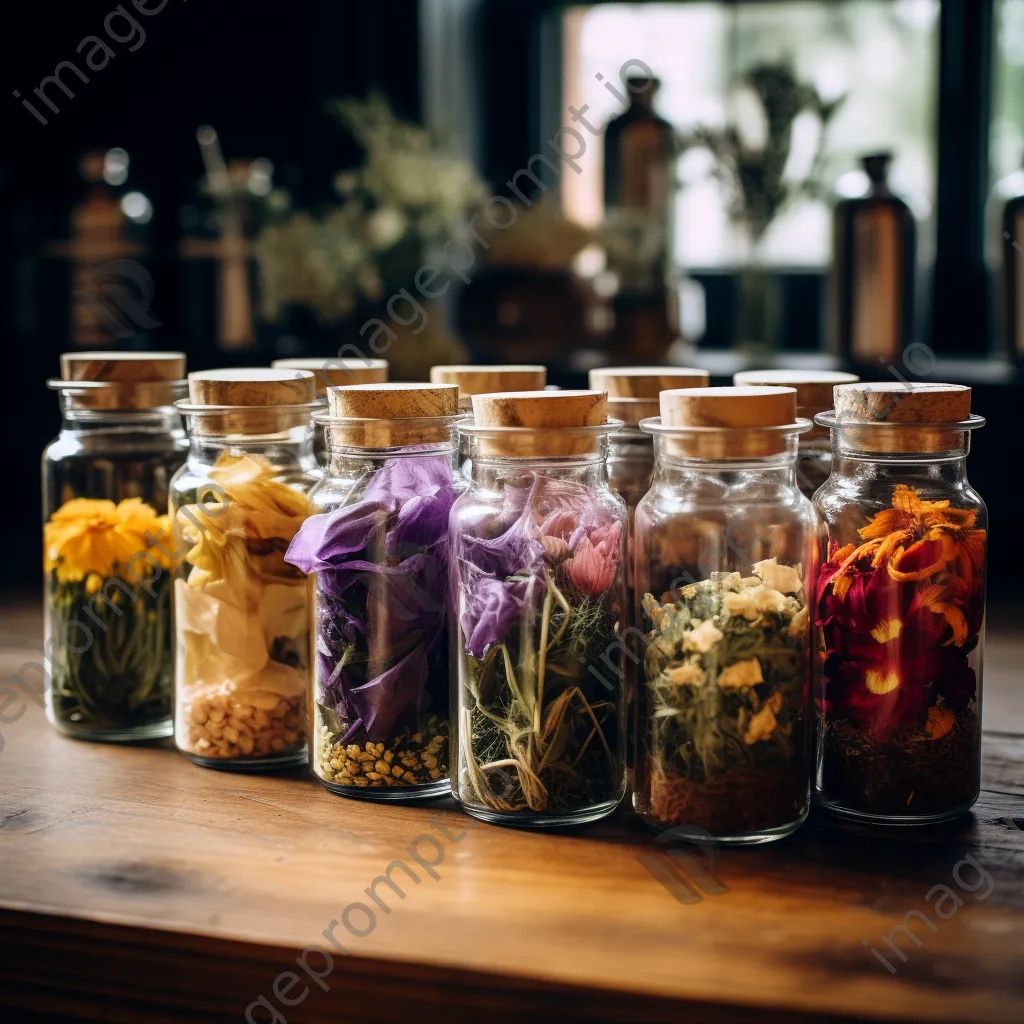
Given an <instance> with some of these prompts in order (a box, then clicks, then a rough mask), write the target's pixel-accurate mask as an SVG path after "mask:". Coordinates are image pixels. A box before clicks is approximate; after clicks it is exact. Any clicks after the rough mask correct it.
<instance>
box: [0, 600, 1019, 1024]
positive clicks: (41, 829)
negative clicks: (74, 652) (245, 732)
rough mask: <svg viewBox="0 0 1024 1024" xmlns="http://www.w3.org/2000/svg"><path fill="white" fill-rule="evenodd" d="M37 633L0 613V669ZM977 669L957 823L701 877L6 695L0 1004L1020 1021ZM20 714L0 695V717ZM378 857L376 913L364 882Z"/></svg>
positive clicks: (743, 856) (1010, 904) (842, 835)
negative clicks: (59, 722) (940, 905)
mask: <svg viewBox="0 0 1024 1024" xmlns="http://www.w3.org/2000/svg"><path fill="white" fill-rule="evenodd" d="M37 628H38V626H37V622H36V619H35V617H34V614H33V613H32V612H30V611H27V610H25V609H21V608H19V609H16V610H15V612H13V613H9V614H8V615H5V616H4V617H3V620H2V625H0V634H3V635H2V636H0V639H2V640H3V641H5V643H6V650H5V651H4V654H3V657H2V661H3V664H2V666H0V668H2V673H0V674H2V676H4V677H7V676H9V675H10V674H11V672H13V671H15V670H16V669H17V667H18V666H19V665H20V664H21V663H22V662H23V661H24V660H25V659H26V657H28V651H25V650H19V648H21V647H22V646H23V645H24V644H25V643H26V638H31V637H32V636H33V635H34V634H33V630H35V629H37ZM989 653H990V655H991V657H990V664H989V671H988V682H987V685H988V690H989V695H988V698H987V699H988V705H987V709H986V722H987V724H988V725H989V726H990V727H991V729H992V731H991V732H989V733H988V734H987V737H986V762H985V792H984V794H983V796H982V799H981V800H980V802H979V803H978V804H977V806H976V808H975V811H974V813H973V815H971V816H970V817H968V818H967V819H965V820H963V821H962V822H959V823H957V824H955V825H953V826H949V827H945V828H941V829H933V830H928V831H920V832H918V831H914V832H907V833H901V834H897V835H893V834H891V833H876V834H869V833H866V832H860V831H856V830H852V829H840V828H836V827H832V826H829V825H828V824H827V823H825V822H824V821H821V820H818V819H814V818H812V820H811V821H810V822H809V823H808V824H807V825H806V826H805V827H804V828H803V829H801V831H800V832H799V833H797V835H796V836H795V837H793V838H792V839H790V840H787V841H785V842H782V843H778V844H774V845H771V846H765V847H759V848H755V849H750V850H725V851H722V852H721V853H720V855H719V857H718V860H717V864H716V865H715V868H714V871H713V873H712V874H708V873H706V871H705V868H706V865H704V863H703V861H702V859H701V856H700V854H699V853H697V852H696V851H691V852H690V853H689V854H686V853H685V852H684V855H683V856H684V858H686V857H687V856H688V857H689V860H685V859H684V860H683V861H682V862H681V863H676V862H675V861H673V860H672V859H671V858H670V857H669V855H668V854H667V853H666V851H665V849H664V848H663V847H660V846H659V845H658V844H657V843H656V842H655V841H654V840H653V838H652V837H650V836H649V835H647V834H646V833H645V832H644V831H643V830H642V829H641V828H640V827H639V826H638V825H637V824H636V823H635V822H634V821H633V820H632V819H631V818H630V816H629V814H628V812H627V811H623V812H622V813H621V814H620V815H619V816H618V817H616V818H615V819H614V820H612V821H610V822H607V823H605V824H602V825H599V826H596V827H593V828H590V829H588V830H585V831H580V832H578V833H574V834H561V835H539V834H534V833H527V832H518V831H512V830H508V829H501V828H495V827H491V826H488V825H483V824H479V823H473V822H472V821H471V820H469V819H467V818H466V817H464V816H463V815H461V814H460V813H459V812H458V811H457V810H456V809H455V807H454V805H452V804H451V803H450V802H448V803H444V802H441V803H439V804H436V805H434V806H429V807H419V808H402V807H391V806H386V805H374V804H369V803H361V802H358V801H347V800H344V799H340V798H338V797H335V796H332V795H331V794H329V793H327V792H326V791H324V790H323V789H322V788H321V787H320V786H318V785H317V784H315V783H313V782H311V781H309V780H308V779H305V778H303V777H302V776H301V775H299V774H296V775H294V776H292V777H248V776H240V775H232V774H226V773H219V772H212V771H205V770H203V769H200V768H197V767H194V766H193V765H192V764H190V763H189V762H188V761H186V760H185V759H184V758H182V757H180V756H178V755H177V754H176V753H175V752H174V751H173V750H172V749H170V747H169V746H168V745H158V746H149V747H112V746H100V745H95V744H89V743H81V742H75V741H72V740H67V739H64V738H62V737H60V736H58V735H57V734H56V733H55V732H54V731H53V730H52V729H51V728H50V727H49V726H48V724H47V723H46V721H45V719H44V716H43V714H42V711H41V710H40V709H39V708H38V707H37V706H36V705H35V704H33V703H31V702H28V703H29V706H28V709H27V710H26V712H25V713H24V715H23V716H22V717H21V718H20V719H18V720H17V721H16V722H12V723H4V721H3V720H0V734H2V736H3V739H4V748H3V750H2V751H0V857H2V860H0V863H2V865H3V870H2V876H0V1007H16V1008H20V1010H19V1014H20V1013H21V1012H23V1011H25V1010H27V1009H31V1010H32V1011H33V1013H34V1014H39V1015H40V1016H31V1017H25V1018H22V1017H20V1016H19V1018H18V1019H30V1020H66V1019H76V1020H105V1021H145V1022H146V1024H163V1022H168V1024H170V1022H174V1024H179V1022H181V1021H201V1022H203V1024H214V1022H220V1021H234V1022H238V1021H244V1020H246V1016H247V1014H248V1019H249V1020H250V1021H251V1022H253V1024H258V1022H266V1021H277V1022H288V1024H293V1022H320V1021H339V1022H340V1021H346V1022H347V1021H366V1022H372V1024H380V1022H388V1021H402V1022H412V1021H415V1022H417V1024H421V1022H429V1021H442V1020H443V1021H446V1022H451V1021H476V1020H488V1021H521V1020H526V1019H530V1018H538V1019H548V1020H556V1021H596V1020H644V1021H672V1022H674V1024H681V1022H710V1021H715V1022H720V1021H733V1020H743V1021H746V1020H751V1021H759V1022H782V1021H787V1022H788V1021H806V1020H821V1019H830V1020H835V1019H838V1020H901V1021H954V1020H955V1021H1014V1022H1016V1021H1019V1020H1020V1019H1021V1007H1022V1005H1024V831H1018V829H1017V828H1015V827H1014V826H1013V825H1012V823H1008V822H1012V817H1013V816H1014V815H1016V817H1017V822H1016V825H1017V826H1018V827H1019V828H1024V799H1022V798H1024V738H1022V735H1021V734H1022V733H1024V722H1022V712H1024V709H1022V708H1021V706H1020V704H1021V702H1020V699H1019V690H1018V686H1019V680H1020V668H1019V666H1020V664H1021V662H1022V656H1024V644H1022V643H1021V641H1020V639H1019V638H1018V637H1017V636H1016V635H1015V634H1014V633H1012V632H1011V631H1008V632H1007V633H1006V634H1005V637H1004V638H1003V639H999V638H998V637H997V638H995V639H994V640H993V642H992V643H991V644H990V647H989ZM19 706H20V704H17V703H16V704H13V705H10V706H4V705H3V691H0V710H3V711H4V713H5V715H6V716H7V717H10V716H11V715H12V714H13V713H15V712H16V711H17V710H18V708H19ZM1001 819H1006V820H1001ZM967 854H970V855H972V856H973V857H974V858H975V861H976V863H977V864H979V865H981V866H982V867H983V870H984V872H985V875H984V876H980V875H979V873H978V872H977V871H975V870H974V869H973V868H972V867H971V866H970V863H969V862H966V861H964V857H965V855H967ZM983 857H984V858H985V859H982V858H983ZM417 858H418V860H417ZM395 861H401V862H402V864H395V863H394V862H395ZM997 861H999V862H1000V863H996V862H997ZM403 864H404V865H405V867H403V866H402V865H403ZM958 865H959V867H958ZM389 866H391V878H392V879H393V880H394V882H395V883H396V884H397V885H398V886H399V887H400V889H401V890H402V891H403V893H404V897H402V898H400V897H399V896H398V894H397V892H396V891H395V890H394V889H392V888H390V887H389V885H388V884H387V883H386V882H383V881H380V880H378V881H377V882H376V884H375V883H374V880H375V879H379V876H381V875H383V874H384V872H385V871H386V870H387V869H388V868H389ZM406 867H407V868H408V869H409V870H410V871H412V872H413V874H414V875H415V877H416V879H417V881H415V882H413V881H412V879H411V878H410V876H409V873H408V872H407V870H406ZM656 875H659V876H661V877H662V878H663V879H664V884H663V882H662V881H659V879H658V878H656V877H655V876H656ZM686 880H688V884H687V881H686ZM979 882H980V883H981V884H980V887H979ZM936 885H947V886H949V887H950V889H951V890H952V891H953V892H954V893H956V894H957V896H958V898H959V899H960V900H962V904H961V905H957V904H955V903H954V902H952V901H951V900H949V901H948V902H947V903H946V904H945V907H944V909H945V912H946V913H947V914H949V912H950V910H951V909H955V911H956V912H955V914H954V915H953V916H949V917H948V918H947V919H945V920H943V919H940V918H939V917H938V916H937V915H935V914H934V913H931V914H930V915H929V916H930V918H932V919H933V924H934V928H935V930H934V931H932V930H930V929H929V927H927V926H926V925H925V924H924V923H922V922H921V921H920V918H915V917H914V916H913V915H911V917H910V918H907V917H906V915H907V914H908V913H909V912H911V911H914V910H929V909H930V908H929V907H928V905H927V904H926V903H925V896H926V894H927V893H928V892H929V891H930V890H931V888H932V887H933V886H936ZM368 888H369V889H370V890H371V894H368V893H367V891H366V890H367V889H368ZM970 890H973V891H970ZM374 897H376V901H375V899H374ZM385 908H386V909H385ZM370 914H372V915H373V916H372V917H371V916H370ZM905 920H907V921H909V923H910V924H911V925H912V927H913V929H914V933H915V934H916V935H917V936H918V938H919V940H920V942H921V945H920V946H917V945H915V944H914V942H913V941H912V940H910V939H909V938H908V937H907V936H906V935H905V934H902V933H899V932H897V933H896V941H897V944H898V945H899V946H900V948H902V949H903V950H904V951H905V955H906V957H907V961H906V962H905V963H904V962H902V961H901V960H900V959H899V958H898V957H897V956H896V955H895V954H893V953H892V951H891V950H890V949H889V947H888V946H887V945H886V944H885V938H886V936H887V935H888V934H889V933H890V929H892V928H893V927H894V926H901V925H902V924H903V923H904V921H905ZM346 922H347V924H348V926H349V929H350V930H346V927H345V923H346ZM353 932H355V933H362V934H353ZM332 940H333V942H335V943H338V944H340V945H341V946H343V947H344V948H345V953H344V954H343V953H341V952H339V951H338V949H337V948H336V947H335V948H332V946H331V942H332ZM865 942H866V943H867V945H864V943H865ZM313 947H320V948H326V949H327V950H328V951H329V952H330V953H331V956H332V959H333V970H329V964H328V961H327V959H326V957H325V956H324V955H323V953H322V952H319V951H318V950H317V949H314V948H313ZM872 949H877V950H878V951H879V952H880V954H884V955H886V956H887V957H888V959H889V961H890V962H891V964H892V965H893V966H895V967H896V968H897V969H896V972H895V973H890V971H889V969H888V968H887V967H886V966H885V965H884V964H882V963H881V962H880V961H879V960H878V959H876V957H875V956H874V955H873V954H872V951H871V950H872ZM304 950H307V952H306V953H305V954H304V953H303V951H304ZM296 958H299V960H300V961H301V960H303V959H304V960H305V964H306V967H307V968H308V970H304V969H303V966H302V964H301V962H300V963H297V962H296ZM298 1000H301V1001H298ZM290 1003H292V1004H294V1005H289V1004H290ZM0 1013H2V1015H3V1017H4V1019H6V1020H10V1019H12V1016H14V1015H13V1014H10V1013H9V1012H8V1011H7V1010H3V1011H0ZM43 1015H52V1016H43Z"/></svg>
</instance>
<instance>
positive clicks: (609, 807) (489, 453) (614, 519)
mask: <svg viewBox="0 0 1024 1024" xmlns="http://www.w3.org/2000/svg"><path fill="white" fill-rule="evenodd" d="M618 425H619V424H618V423H616V422H615V421H609V419H608V415H607V398H606V395H605V394H604V392H600V391H551V392H508V393H502V394H493V395H477V396H476V397H474V399H473V418H472V420H468V421H463V422H461V423H460V424H459V430H460V432H462V433H464V434H465V435H467V436H468V437H469V438H470V452H471V461H472V478H471V482H470V487H469V489H468V490H467V491H466V492H465V493H464V494H463V495H462V496H461V497H460V498H459V499H458V500H457V501H456V503H455V506H454V508H453V509H452V515H451V526H450V534H451V548H452V602H453V623H452V643H453V654H452V661H453V666H452V668H453V671H452V679H453V684H452V685H453V690H452V711H453V717H454V723H453V737H454V738H453V744H452V789H453V791H454V793H455V796H456V798H457V799H458V800H459V801H460V802H461V804H462V806H463V808H464V809H465V810H466V811H467V812H468V813H470V814H473V815H475V816H477V817H479V818H483V819H484V820H487V821H494V822H499V823H504V824H510V825H523V826H532V827H546V826H559V825H570V824H578V823H582V822H587V821H593V820H596V819H598V818H600V817H603V816H604V815H606V814H610V813H611V812H612V811H613V810H614V809H615V807H616V806H617V805H618V803H619V801H620V800H621V799H622V796H623V794H624V792H625V768H624V761H623V754H624V749H625V700H624V694H625V684H624V669H623V658H624V656H625V654H626V652H627V650H628V636H627V633H628V629H629V617H628V614H627V607H626V592H625V574H624V560H625V553H626V508H625V504H624V503H623V501H622V499H621V498H619V497H618V495H616V494H614V493H613V492H612V490H611V489H610V488H609V486H608V477H607V469H606V458H607V436H608V434H609V433H610V432H612V431H613V430H614V429H615V428H616V427H617V426H618Z"/></svg>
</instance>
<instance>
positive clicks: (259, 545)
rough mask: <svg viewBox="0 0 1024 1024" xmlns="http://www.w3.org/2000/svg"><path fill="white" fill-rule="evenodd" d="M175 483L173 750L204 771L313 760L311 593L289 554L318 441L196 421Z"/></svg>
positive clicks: (296, 432) (307, 433)
mask: <svg viewBox="0 0 1024 1024" xmlns="http://www.w3.org/2000/svg"><path fill="white" fill-rule="evenodd" d="M191 420H192V422H191V423H190V436H191V446H190V449H189V454H188V460H187V461H186V463H185V465H184V466H182V468H181V469H180V470H179V471H178V473H177V475H176V476H175V478H174V480H173V481H172V483H171V512H172V515H173V517H174V521H175V528H176V531H177V533H178V536H179V547H180V549H181V551H182V558H181V561H180V563H179V568H178V573H177V578H176V580H175V584H174V587H175V595H174V613H175V639H176V657H175V706H176V722H175V732H174V736H175V742H176V744H177V746H178V749H179V750H181V751H182V752H183V753H184V754H187V755H188V756H189V757H190V758H191V759H192V760H193V761H195V762H196V763H198V764H201V765H203V766H205V767H212V768H228V769H239V770H243V771H244V770H262V769H270V768H277V767H283V766H287V765H291V764H302V763H304V762H305V761H306V758H307V701H306V697H307V689H308V685H309V658H310V650H309V624H308V608H309V605H308V594H307V588H306V580H305V577H304V575H303V573H302V572H300V571H299V570H298V569H296V568H295V567H294V566H291V565H289V564H288V563H286V562H285V561H284V553H285V551H286V550H287V548H288V545H289V543H290V542H291V540H292V538H293V537H294V536H295V534H296V532H297V531H298V529H299V526H300V525H301V524H302V522H303V520H304V519H305V518H306V514H307V493H308V491H309V490H310V488H311V487H312V486H313V484H314V483H315V482H316V463H315V458H314V455H313V449H312V432H311V429H310V427H308V426H300V427H295V428H293V429H291V430H288V431H284V432H281V433H277V434H273V435H252V436H241V437H218V436H216V435H212V434H206V433H203V432H202V420H203V417H202V416H201V415H196V416H194V417H191Z"/></svg>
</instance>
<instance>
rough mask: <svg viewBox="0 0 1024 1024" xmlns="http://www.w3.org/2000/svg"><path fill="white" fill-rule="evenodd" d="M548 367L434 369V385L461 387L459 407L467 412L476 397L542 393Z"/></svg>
mask: <svg viewBox="0 0 1024 1024" xmlns="http://www.w3.org/2000/svg"><path fill="white" fill-rule="evenodd" d="M547 380H548V371H547V367H546V366H531V365H527V364H525V363H524V364H521V365H517V364H513V363H510V364H506V365H502V366H486V365H480V366H474V365H472V364H469V363H467V364H463V365H459V366H432V367H431V368H430V382H431V384H456V385H458V388H459V408H460V409H462V410H463V411H465V412H468V411H469V410H470V409H472V407H473V396H474V395H486V394H491V393H493V392H496V391H543V390H544V386H545V385H546V384H547Z"/></svg>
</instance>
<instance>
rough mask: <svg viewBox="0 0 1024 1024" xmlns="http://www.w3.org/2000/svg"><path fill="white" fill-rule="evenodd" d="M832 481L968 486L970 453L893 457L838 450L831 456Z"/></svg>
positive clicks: (962, 449)
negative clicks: (968, 454)
mask: <svg viewBox="0 0 1024 1024" xmlns="http://www.w3.org/2000/svg"><path fill="white" fill-rule="evenodd" d="M832 479H833V481H835V482H837V483H840V484H851V485H856V484H858V483H862V482H863V483H867V482H869V481H870V482H876V483H877V482H878V481H880V480H888V481H891V482H892V483H894V484H895V483H902V484H907V485H908V486H912V485H913V484H915V483H918V484H927V485H931V486H934V485H935V484H943V485H945V486H953V487H965V486H967V450H966V447H965V448H961V449H959V450H958V451H952V452H926V453H917V454H899V455H890V454H885V453H876V452H856V451H849V450H845V451H844V450H842V449H840V450H838V451H836V452H834V453H833V455H832Z"/></svg>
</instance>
